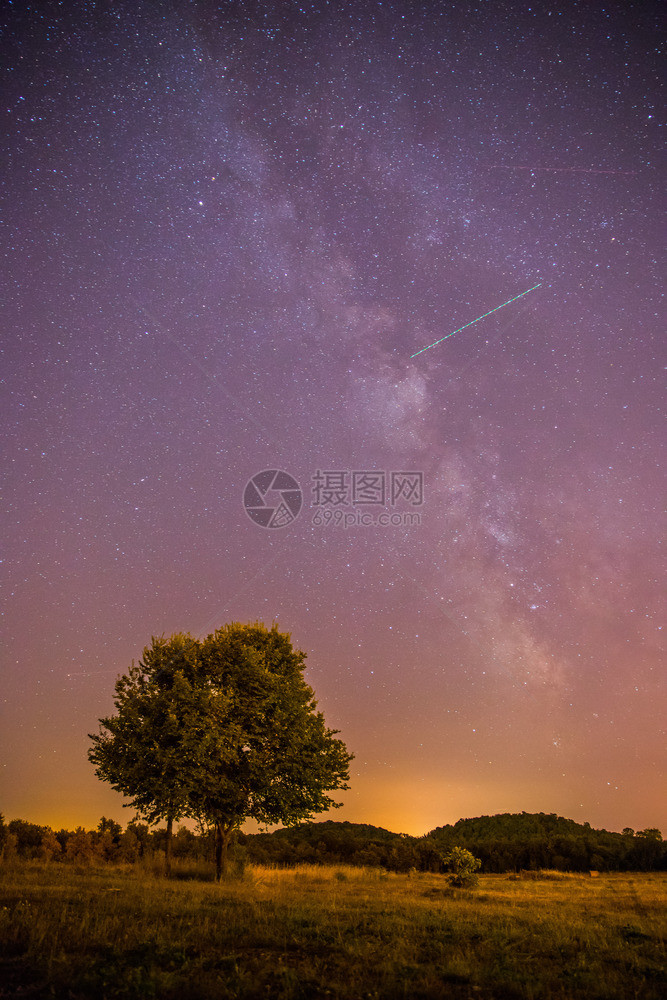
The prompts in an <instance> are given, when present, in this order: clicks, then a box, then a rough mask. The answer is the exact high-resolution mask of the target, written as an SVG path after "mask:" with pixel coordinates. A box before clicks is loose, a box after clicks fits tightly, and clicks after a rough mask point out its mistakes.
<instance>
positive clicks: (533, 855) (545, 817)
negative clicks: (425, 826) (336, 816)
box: [0, 813, 667, 873]
mask: <svg viewBox="0 0 667 1000" xmlns="http://www.w3.org/2000/svg"><path fill="white" fill-rule="evenodd" d="M166 841H167V830H166V828H165V827H162V828H159V829H157V830H151V829H150V827H149V826H148V825H147V824H146V823H141V822H137V821H133V822H131V823H128V825H127V827H126V828H125V830H123V828H122V827H121V825H120V824H119V823H116V822H115V821H114V820H111V819H107V818H106V817H102V819H101V820H100V822H99V824H98V826H97V829H96V830H90V831H86V830H83V829H82V828H80V827H79V828H77V829H76V830H73V831H70V830H58V831H53V830H51V829H50V828H49V827H44V826H38V825H37V824H34V823H27V822H25V821H24V820H12V821H11V822H9V823H5V822H4V820H3V819H2V817H1V816H0V858H4V859H5V860H10V859H12V858H17V859H22V860H45V861H62V862H65V863H66V862H76V863H79V864H81V863H103V862H109V863H130V864H132V863H137V862H140V861H142V860H150V859H152V858H154V857H157V856H158V855H161V854H162V853H163V852H164V849H165V844H166ZM171 850H172V854H173V856H174V857H175V858H176V859H188V860H191V861H202V862H205V861H208V860H209V859H210V858H211V857H212V855H213V854H214V851H215V836H214V833H213V832H212V831H204V832H201V833H195V832H193V831H192V830H190V829H188V828H187V827H185V826H181V827H180V828H179V829H178V830H177V831H176V832H175V833H174V835H173V837H172V845H171ZM457 850H467V851H469V852H470V853H471V854H472V855H473V856H474V857H476V858H478V859H479V861H480V862H481V871H482V872H484V873H493V872H514V871H521V870H526V871H531V870H539V869H554V870H557V871H564V872H565V871H571V872H583V871H589V870H590V869H595V870H597V871H656V870H663V871H664V870H667V844H666V843H664V842H663V840H662V835H661V833H660V831H659V830H657V829H646V830H640V831H639V832H637V833H635V832H634V831H633V830H631V829H630V828H626V829H625V830H624V831H623V832H622V833H613V832H609V831H607V830H596V829H593V828H592V827H591V826H590V824H588V823H583V824H580V823H576V822H575V821H574V820H569V819H564V818H562V817H560V816H556V815H555V814H546V813H504V814H499V815H496V816H480V817H477V818H475V819H462V820H459V822H458V823H455V824H453V825H449V826H443V827H438V828H437V829H436V830H432V831H431V832H430V833H428V834H426V835H425V836H424V837H410V836H407V835H405V834H398V833H392V832H390V831H389V830H384V829H382V828H381V827H375V826H371V825H368V824H362V823H348V822H341V823H336V822H333V821H330V820H328V821H325V822H321V823H302V824H299V825H298V826H294V827H290V828H283V829H280V830H274V831H273V832H271V833H254V834H249V833H243V832H241V831H239V832H237V834H236V836H235V838H234V843H233V846H232V856H233V857H234V858H235V859H236V861H237V862H239V863H240V864H243V863H245V862H249V863H254V864H264V865H276V866H291V865H296V864H303V863H309V864H326V865H337V864H346V865H359V866H369V867H380V868H385V869H386V870H388V871H394V872H409V871H411V870H413V869H414V870H417V871H430V872H443V871H445V870H450V867H451V866H449V867H448V859H451V857H452V852H455V851H457Z"/></svg>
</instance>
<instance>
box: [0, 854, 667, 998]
mask: <svg viewBox="0 0 667 1000" xmlns="http://www.w3.org/2000/svg"><path fill="white" fill-rule="evenodd" d="M666 889H667V879H666V877H665V876H664V875H661V874H646V875H635V874H610V875H601V876H600V878H598V879H590V878H589V877H588V876H581V875H563V874H562V873H557V872H556V873H541V877H539V878H531V879H519V880H516V881H514V880H512V881H511V880H509V879H508V878H507V876H503V875H487V876H482V877H481V879H480V886H479V889H478V890H477V891H475V892H472V893H470V892H462V891H460V890H454V889H450V888H449V887H448V885H447V882H446V879H445V878H443V877H442V876H438V875H426V874H412V875H411V876H407V875H395V874H388V873H385V872H382V871H379V870H375V869H359V868H347V867H343V866H339V867H335V868H320V867H313V866H308V865H303V866H299V867H296V868H292V869H271V868H262V867H252V868H249V869H248V870H247V871H246V873H245V874H244V876H243V877H242V878H238V879H234V880H230V881H229V882H227V883H224V884H222V885H220V886H218V885H215V884H214V883H211V882H201V881H195V880H192V879H190V880H186V879H180V880H179V879H174V880H171V881H168V882H167V881H165V880H163V879H160V878H156V877H155V876H153V875H151V874H146V873H141V872H136V871H132V870H129V869H128V870H119V869H112V868H106V869H100V870H85V869H81V870H79V871H76V870H73V869H72V868H68V867H66V866H64V865H60V866H59V865H50V866H49V865H44V866H38V865H34V866H24V867H22V868H5V869H4V870H2V869H0V948H1V951H0V954H1V955H2V960H1V962H2V964H1V965H0V983H2V982H3V979H4V981H5V982H6V983H8V984H9V985H8V986H7V987H5V991H4V992H3V991H2V987H1V986H0V996H2V997H9V996H15V995H16V996H19V995H20V996H23V997H26V998H37V997H42V996H44V997H46V996H53V997H68V998H77V997H95V998H96V1000H104V998H107V997H108V998H130V997H132V998H142V1000H143V998H150V997H154V998H165V1000H177V998H178V1000H195V998H205V997H215V998H223V1000H225V998H259V997H264V998H266V997H275V998H285V1000H287V998H297V997H298V998H323V997H332V998H350V1000H357V998H359V1000H361V998H362V997H365V998H378V1000H379V998H394V997H397V998H399V997H403V998H410V1000H413V998H414V1000H418V998H424V1000H426V998H441V997H456V998H464V997H465V998H472V997H475V998H482V1000H490V998H517V1000H518V998H525V1000H540V998H545V1000H546V998H553V1000H555V998H558V1000H570V998H573V1000H576V998H582V1000H583V998H586V1000H593V998H598V1000H602V998H604V1000H613V998H618V1000H628V998H646V1000H653V998H654V1000H658V998H662V997H664V996H665V995H667V980H666V978H665V971H664V970H665V940H664V932H665V916H666V913H667V907H666V899H667V892H666ZM3 974H4V975H3ZM19 988H20V989H21V990H22V992H20V993H19V992H18V991H19ZM12 991H13V992H12Z"/></svg>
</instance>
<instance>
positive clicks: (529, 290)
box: [410, 282, 542, 358]
mask: <svg viewBox="0 0 667 1000" xmlns="http://www.w3.org/2000/svg"><path fill="white" fill-rule="evenodd" d="M541 287H542V282H540V283H539V285H533V287H532V288H527V289H526V291H525V292H521V294H520V295H515V296H514V298H512V299H508V300H507V302H502V303H501V304H500V305H499V306H495V308H494V309H489V311H488V312H485V313H484V315H483V316H478V317H477V319H471V320H470V322H469V323H466V324H465V326H460V327H459V328H458V330H452V332H451V333H448V334H447V336H446V337H441V338H440V340H436V341H435V343H433V344H429V345H428V346H427V347H422V348H420V350H418V351H415V353H414V354H411V355H410V357H411V358H416V357H417V355H418V354H423V352H424V351H430V349H431V348H432V347H437V346H438V344H441V343H442V342H443V340H447V339H448V338H449V337H453V336H454V334H455V333H460V332H461V330H466V329H467V328H468V327H469V326H472V325H473V323H479V321H480V319H486V317H487V316H490V315H491V313H494V312H498V310H499V309H502V308H504V306H508V305H509V304H510V302H516V300H517V299H522V298H523V297H524V295H528V292H534V291H535V289H536V288H541Z"/></svg>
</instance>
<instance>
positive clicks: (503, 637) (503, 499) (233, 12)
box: [0, 0, 667, 834]
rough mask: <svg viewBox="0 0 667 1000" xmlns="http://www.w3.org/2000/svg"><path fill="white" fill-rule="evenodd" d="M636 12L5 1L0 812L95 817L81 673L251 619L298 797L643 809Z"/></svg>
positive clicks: (91, 690) (648, 723)
mask: <svg viewBox="0 0 667 1000" xmlns="http://www.w3.org/2000/svg"><path fill="white" fill-rule="evenodd" d="M657 12H658V5H657V4H656V5H653V4H651V3H634V4H633V3H628V2H611V3H590V2H588V0H582V2H580V3H576V2H572V3H564V4H562V5H561V6H553V7H552V6H550V5H549V4H542V3H533V4H531V3H528V2H526V3H515V4H512V3H507V4H503V3H495V2H487V3H483V2H480V3H468V4H465V3H455V4H450V3H437V2H431V3H428V4H426V3H416V2H415V3H407V2H405V3H400V2H384V3H381V2H377V0H365V2H356V0H355V2H342V0H332V2H327V0H313V2H304V3H299V2H298V0H283V2H277V0H274V2H260V0H257V2H237V0H230V2H227V3H223V2H218V3H209V2H206V0H191V2H180V3H176V2H172V3H160V2H148V0H126V2H106V3H104V2H98V3H92V2H90V3H86V2H81V3H70V2H63V3H57V2H52V3H42V4H33V3H29V2H14V3H11V2H8V3H6V4H4V5H3V12H2V14H1V15H0V17H1V20H2V46H3V51H4V58H3V60H2V62H3V71H2V73H3V84H4V86H3V98H4V104H3V105H2V108H3V115H4V130H3V131H4V137H5V139H4V147H5V155H4V157H3V164H4V165H3V170H2V208H3V217H4V236H3V254H4V263H5V266H4V268H3V309H2V341H3V364H2V375H3V390H4V391H3V395H2V423H3V428H4V431H5V433H4V441H5V462H4V465H5V468H6V469H7V470H8V473H9V475H8V477H7V483H6V498H7V503H6V509H7V510H8V511H9V515H8V518H7V519H6V521H5V525H6V530H5V531H4V535H5V539H6V541H5V546H4V562H3V585H4V593H5V600H4V602H3V604H4V621H5V640H4V653H3V660H4V662H3V666H2V692H1V703H2V714H1V718H0V726H1V736H0V740H1V747H0V760H1V764H2V770H1V771H0V774H1V775H2V778H1V781H2V784H1V788H0V809H2V812H3V813H4V815H5V817H6V818H7V819H11V818H16V817H21V818H23V819H27V820H30V821H32V822H37V823H48V824H51V825H53V826H54V827H60V826H63V825H65V826H69V827H73V826H76V825H78V824H82V825H84V826H93V825H96V824H97V821H98V820H99V818H100V816H101V815H102V814H105V815H107V816H112V817H114V818H116V819H118V820H120V821H121V822H123V823H126V822H128V821H129V820H130V819H131V818H132V815H133V813H132V811H131V810H128V809H123V808H122V799H121V797H120V796H119V795H117V794H116V793H115V792H113V791H112V790H111V789H110V788H109V787H108V786H106V785H104V784H103V783H101V782H100V781H98V779H97V778H96V777H95V775H94V770H93V768H92V766H91V765H90V764H89V763H88V761H87V759H86V751H87V749H88V747H89V745H90V744H89V740H88V737H87V734H88V733H89V732H94V731H96V730H97V720H98V718H99V717H100V716H102V715H107V714H109V713H110V712H112V710H113V704H112V697H113V686H114V681H115V679H116V677H117V676H118V674H119V673H123V672H124V671H125V670H126V669H127V668H128V667H129V666H130V663H131V661H132V659H133V658H134V659H137V658H139V657H140V655H141V651H142V649H143V647H144V646H145V645H146V644H148V643H149V642H150V639H151V636H152V635H161V634H163V633H164V634H166V635H169V634H171V633H173V632H177V631H189V632H191V633H192V634H193V635H196V636H204V635H206V634H208V633H209V632H211V631H213V629H214V628H216V627H219V626H221V625H222V624H223V623H225V622H230V621H241V622H247V621H255V620H260V621H263V622H265V623H266V624H267V625H270V624H271V623H272V622H273V621H277V622H278V624H279V626H280V628H281V629H282V630H284V631H288V632H290V633H291V635H292V639H293V642H294V643H295V645H296V646H298V647H299V648H300V649H303V650H304V651H305V652H306V653H307V654H308V660H307V664H308V669H307V673H306V677H307V680H308V682H309V683H310V684H311V685H312V686H313V688H314V690H315V692H316V695H317V697H318V699H319V705H320V708H321V710H322V711H323V712H324V714H325V717H326V720H327V723H328V725H329V726H331V727H332V728H335V729H339V730H340V733H341V738H342V739H344V740H345V742H346V744H347V746H348V748H349V749H350V751H352V752H353V753H354V754H355V755H356V757H355V760H354V761H353V764H352V768H351V782H350V784H351V788H350V790H349V791H348V792H346V793H344V795H343V798H344V807H343V808H342V809H340V810H338V811H334V812H333V813H329V814H328V815H323V816H321V817H320V818H322V819H325V818H331V819H336V820H350V821H355V822H367V823H373V824H376V825H379V826H384V827H387V828H389V829H392V830H394V831H397V832H406V833H413V834H421V833H425V832H426V831H427V830H429V829H431V828H433V827H435V826H437V825H441V824H444V823H448V822H455V821H456V820H457V819H458V818H459V817H462V816H476V815H482V814H492V813H496V812H505V811H510V812H520V811H522V810H526V811H528V812H533V811H544V812H556V813H558V814H560V815H564V816H567V817H571V818H573V819H576V820H578V821H580V822H583V821H589V822H590V823H591V824H592V825H594V826H604V827H606V828H608V829H612V830H614V829H615V830H619V829H622V828H623V827H624V826H631V827H634V828H635V829H642V828H644V827H647V826H653V827H655V826H657V827H661V828H662V829H663V830H666V829H667V799H666V797H665V795H664V788H665V773H664V772H665V753H664V749H665V726H664V718H665V712H664V707H665V679H664V676H665V675H664V670H663V667H662V665H661V662H662V661H661V651H662V649H661V638H662V635H661V632H660V628H661V622H660V613H661V610H662V607H661V604H662V601H661V588H660V584H661V571H662V564H661V561H660V559H659V554H658V553H659V542H660V536H661V534H662V531H661V523H660V516H661V506H662V504H661V499H662V493H663V482H664V481H663V480H662V478H661V475H660V469H659V459H660V457H661V455H660V451H661V448H660V440H661V438H660V425H659V409H660V402H661V392H660V390H661V380H660V378H659V373H660V369H661V368H662V367H663V364H664V348H663V345H662V342H661V334H662V333H663V330H664V314H663V313H662V312H661V294H662V287H663V286H662V273H661V266H660V263H661V262H660V257H659V253H660V250H659V247H660V243H661V241H660V239H659V237H660V233H661V223H660V216H661V213H662V212H663V211H664V201H663V197H662V194H661V184H660V182H661V171H660V160H659V151H660V144H659V135H660V133H659V126H660V124H661V121H660V113H661V109H662V104H661V98H662V95H661V92H660V86H659V70H658V66H659V63H658V50H657V44H658V41H659V38H660V33H659V20H658V13H657ZM535 286H538V287H535ZM528 289H532V290H531V291H530V292H528V294H526V295H523V296H522V297H521V298H516V297H517V296H519V295H521V293H523V292H526V291H527V290H528ZM510 299H515V300H514V301H513V302H509V301H508V300H510ZM505 302H508V304H507V305H505V306H503V308H502V309H498V310H496V311H495V312H491V310H494V309H495V307H496V306H499V305H501V304H502V303H505ZM486 313H489V315H488V316H485V317H484V318H483V319H480V320H479V322H477V323H472V322H471V321H473V320H475V319H477V318H478V317H481V316H483V315H484V314H486ZM463 327H465V329H461V328H463ZM456 330H459V331H460V332H457V333H454V335H453V336H448V334H450V333H453V332H454V331H456ZM441 338H447V339H444V340H442V342H441V343H439V344H438V345H437V346H435V347H433V348H430V349H429V350H427V351H422V353H420V354H417V355H416V356H414V357H413V355H415V354H416V352H418V351H419V350H420V349H421V348H423V347H425V346H426V345H429V344H432V343H434V342H435V341H438V340H440V339H441ZM265 470H282V471H284V472H286V473H288V474H289V475H290V476H292V477H293V478H294V479H295V480H296V481H297V483H298V485H299V487H300V489H301V497H302V506H301V509H300V511H299V512H298V516H296V517H295V518H293V516H292V515H293V512H294V510H296V508H297V506H298V502H293V503H292V511H291V512H290V508H289V505H288V507H287V510H288V515H287V516H286V517H285V518H284V519H285V520H288V521H290V523H288V524H286V525H285V526H284V527H262V526H260V525H259V524H257V523H256V522H255V521H253V520H252V519H251V517H250V516H249V515H248V513H247V512H246V510H245V509H244V503H243V500H244V490H245V488H246V484H247V482H248V481H249V480H250V479H251V477H253V476H255V475H256V474H257V473H260V472H263V471H265ZM355 473H356V475H355ZM363 473H366V475H362V474H363ZM419 474H421V475H419ZM269 478H270V477H269ZM262 481H263V482H264V483H266V482H267V480H266V477H265V478H264V479H263V480H262ZM285 482H286V480H285ZM392 486H393V487H394V490H393V492H394V494H395V495H394V496H392ZM421 486H423V495H421V494H420V487H421ZM383 493H384V495H383ZM281 498H284V497H283V494H282V493H280V492H275V491H269V492H268V493H266V495H265V497H264V503H265V505H266V507H267V509H268V508H271V510H274V509H275V510H276V513H277V508H278V507H279V503H280V500H281ZM287 499H289V500H291V501H294V497H287ZM297 501H298V498H297ZM420 501H422V502H420ZM259 502H260V503H261V502H262V499H261V492H260V501H259ZM268 512H269V513H271V511H270V510H269V511H268ZM353 521H354V523H352V522H353ZM360 521H365V522H366V523H358V522H360ZM380 522H382V523H380Z"/></svg>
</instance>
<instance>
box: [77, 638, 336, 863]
mask: <svg viewBox="0 0 667 1000" xmlns="http://www.w3.org/2000/svg"><path fill="white" fill-rule="evenodd" d="M304 663H305V654H304V653H302V652H300V651H297V650H294V649H293V648H292V644H291V641H290V637H289V635H286V634H283V633H281V632H279V631H278V628H277V626H275V625H274V626H273V627H272V628H271V629H267V628H266V627H265V626H264V625H262V624H261V623H255V624H252V625H242V624H239V623H232V624H230V625H225V626H223V627H222V628H220V629H218V630H216V631H215V632H214V633H213V634H212V635H209V636H207V638H206V639H204V640H197V639H193V638H192V636H190V635H185V634H182V633H178V634H176V635H173V636H171V638H170V639H164V638H153V640H152V644H151V645H150V646H148V647H146V649H145V650H144V652H143V657H142V659H141V661H140V663H139V664H138V665H136V666H135V665H134V664H133V665H132V667H131V668H130V670H129V672H128V674H126V675H124V676H123V677H120V678H119V679H118V680H117V682H116V695H115V699H114V704H115V706H116V710H117V714H116V715H114V716H111V717H109V718H104V719H100V733H99V735H91V739H92V741H93V746H92V748H91V749H90V751H89V754H88V756H89V759H90V760H91V762H92V763H93V764H95V766H96V773H97V774H98V776H99V777H100V778H102V779H103V780H105V781H109V782H110V784H111V785H112V787H113V788H115V789H116V790H117V791H120V792H122V793H123V794H124V795H126V796H128V797H129V798H130V799H131V803H130V804H131V805H133V806H134V807H135V808H136V809H137V811H138V813H139V814H140V815H141V816H143V817H144V818H146V819H147V820H148V821H149V822H155V821H157V820H158V819H161V818H163V819H166V820H167V829H168V838H167V840H168V842H169V840H170V833H171V825H172V823H173V821H174V820H177V819H180V818H182V817H191V818H196V819H198V820H200V821H201V822H203V823H204V824H208V825H210V826H212V827H213V828H214V829H215V834H216V870H217V875H218V877H220V875H221V874H222V872H223V870H224V868H225V862H226V854H227V847H228V844H229V842H230V839H231V837H232V835H233V833H234V831H235V830H236V829H237V828H239V827H240V826H241V824H242V823H243V821H244V820H245V819H248V818H252V819H255V820H257V821H258V822H260V823H265V824H272V823H283V824H285V825H290V824H293V823H297V822H299V821H301V820H305V819H309V818H311V817H312V816H313V815H314V814H315V813H318V812H321V811H322V810H326V809H329V808H330V807H332V806H333V807H335V806H337V805H338V804H339V803H336V802H335V801H334V800H333V799H332V798H331V797H330V796H329V795H328V794H327V793H328V792H331V791H334V790H343V789H346V788H347V787H348V786H347V784H346V782H347V780H348V778H349V763H350V760H351V759H352V756H351V755H350V754H349V753H348V752H347V749H346V747H345V745H344V743H343V742H342V740H339V739H336V738H335V735H336V731H334V730H330V729H328V728H327V727H326V725H325V722H324V716H323V715H322V713H321V712H318V711H317V702H316V700H315V696H314V693H313V691H312V689H311V688H310V687H309V686H308V684H306V682H305V680H304V677H303V670H304ZM168 858H169V849H168V848H167V865H168Z"/></svg>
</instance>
